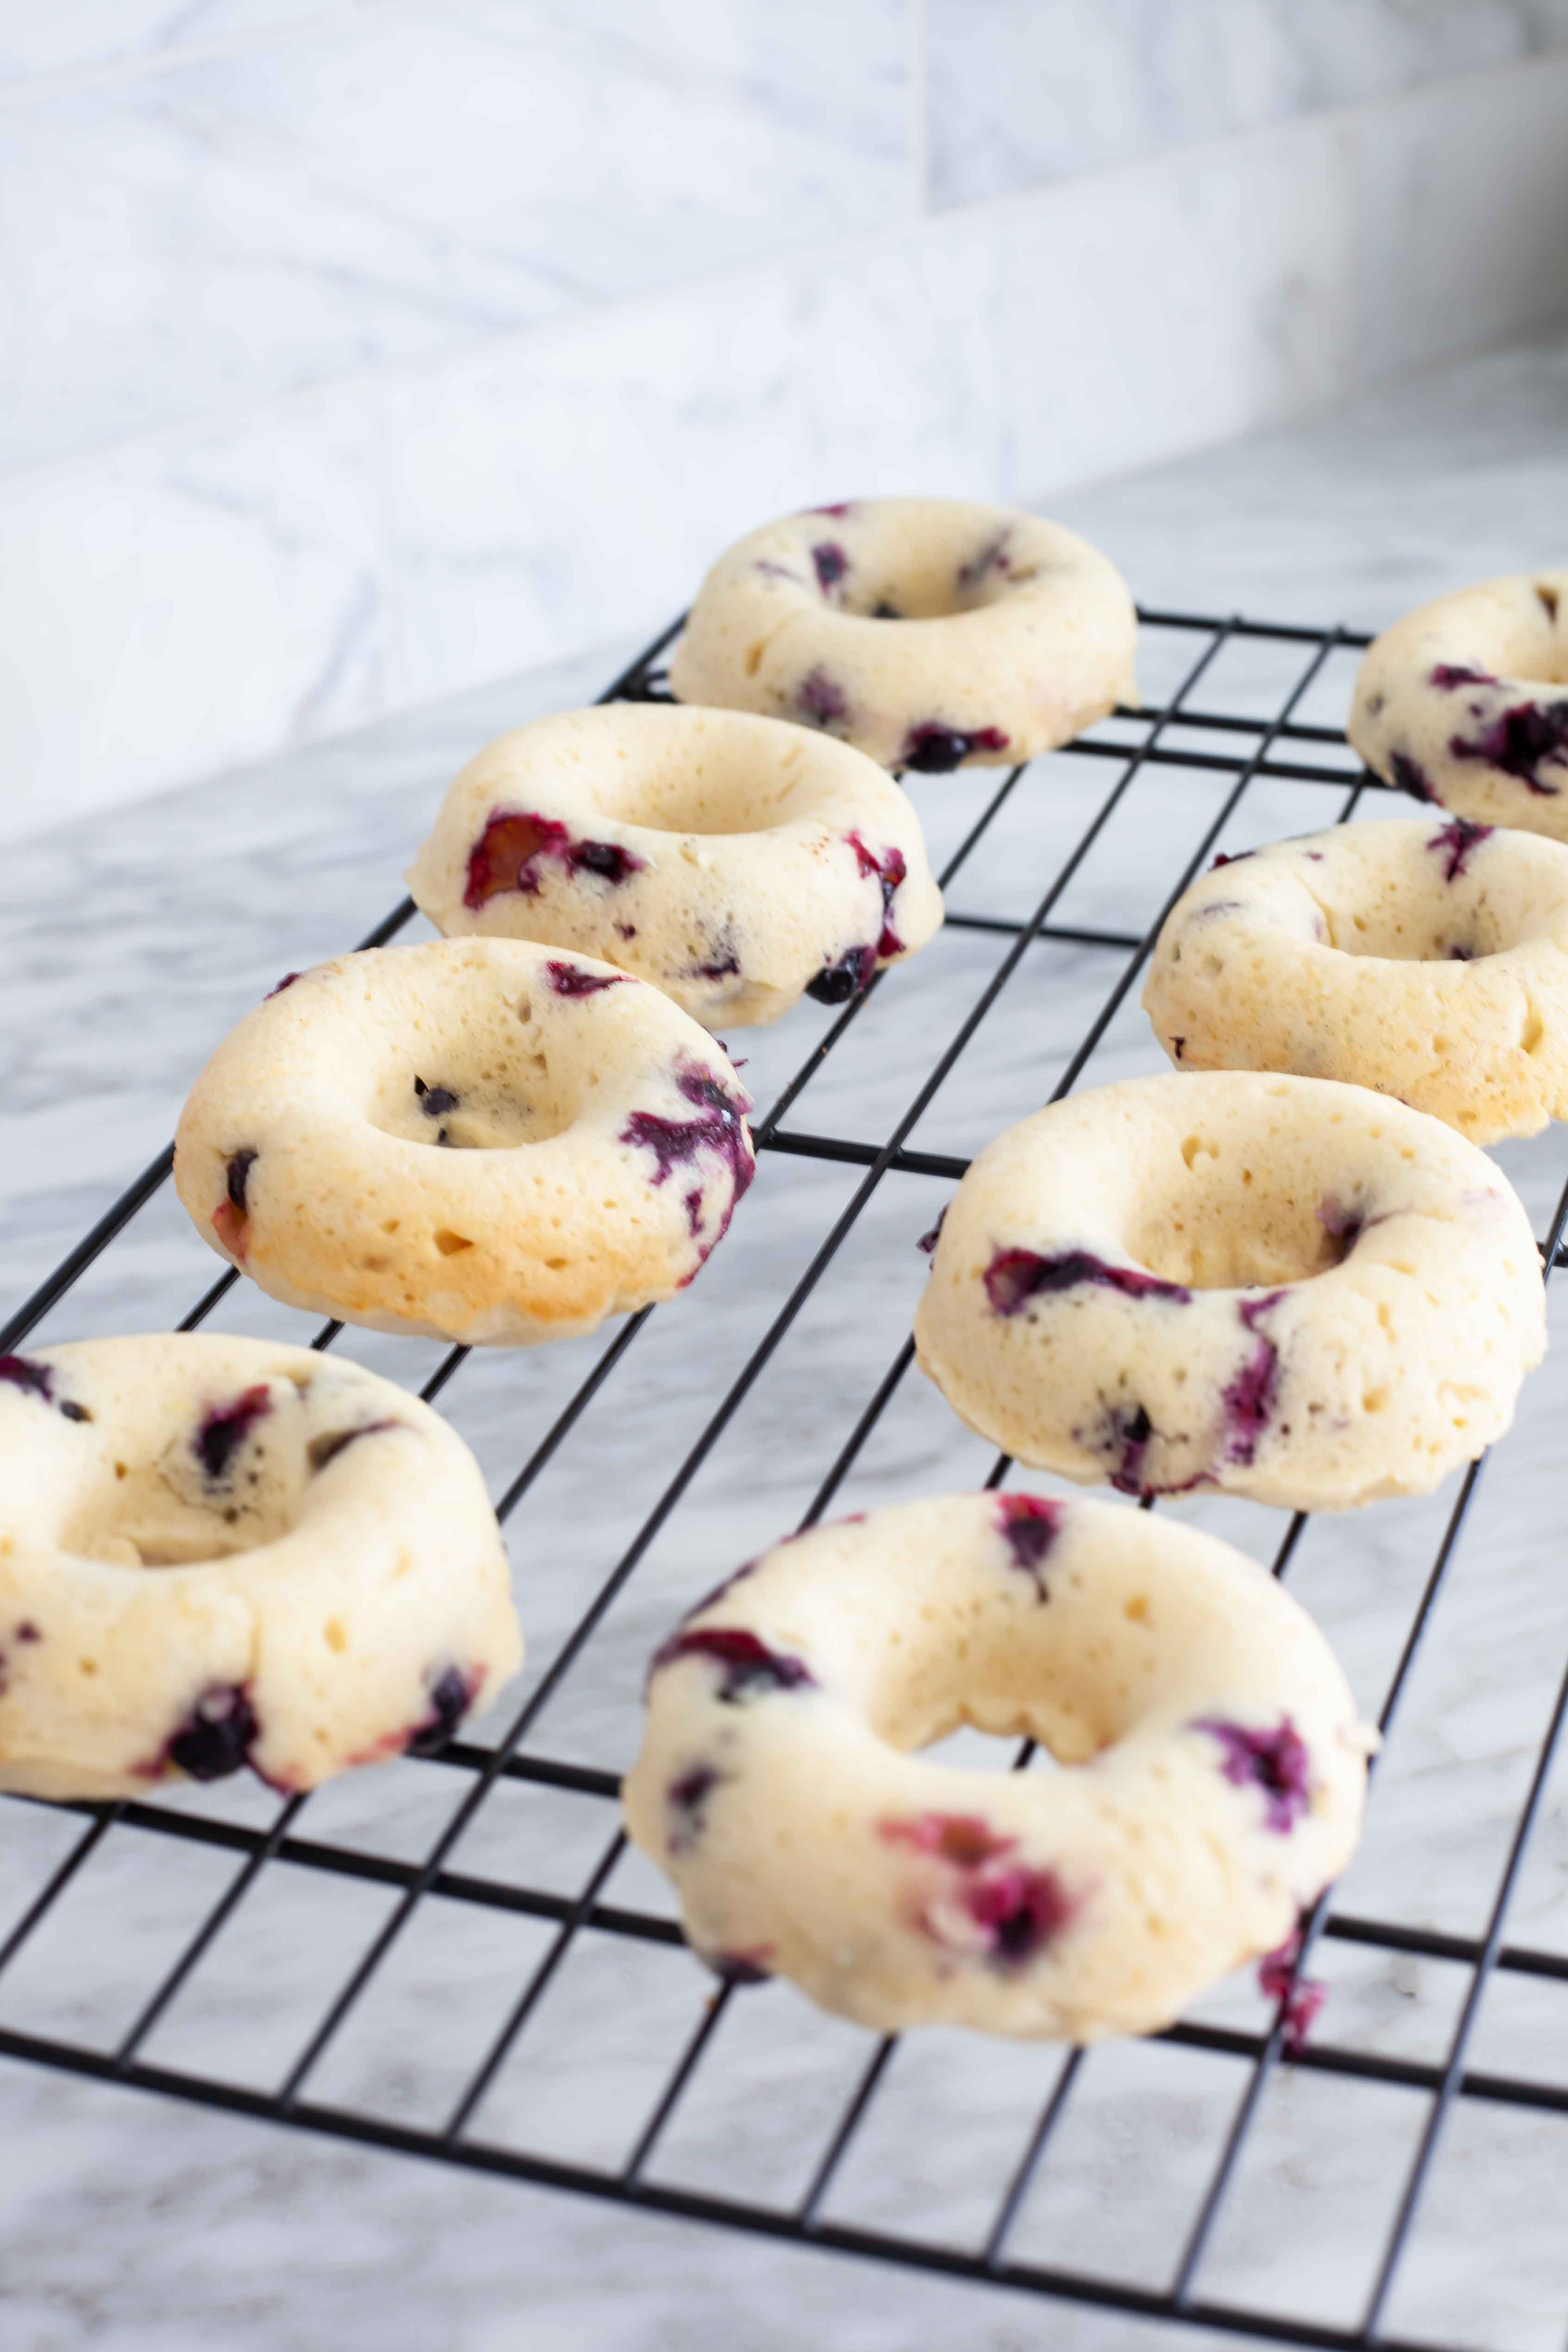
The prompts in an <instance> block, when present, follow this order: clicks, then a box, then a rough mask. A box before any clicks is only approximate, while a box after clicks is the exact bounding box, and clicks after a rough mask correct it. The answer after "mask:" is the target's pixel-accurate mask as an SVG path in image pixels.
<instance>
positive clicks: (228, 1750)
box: [147, 1683, 261, 1780]
mask: <svg viewBox="0 0 1568 2352" xmlns="http://www.w3.org/2000/svg"><path fill="white" fill-rule="evenodd" d="M260 1730H261V1726H260V1724H259V1723H258V1722H257V1721H256V1709H255V1708H254V1707H253V1706H252V1705H251V1703H250V1696H249V1693H248V1692H247V1690H246V1685H244V1684H243V1683H214V1684H213V1685H212V1686H211V1687H210V1688H209V1689H207V1690H204V1692H203V1693H202V1696H201V1697H200V1698H199V1699H198V1700H197V1701H196V1704H195V1706H193V1708H192V1709H191V1712H190V1714H189V1715H188V1716H186V1717H185V1719H184V1721H183V1723H181V1724H179V1725H178V1726H177V1727H175V1729H174V1730H173V1732H172V1734H171V1735H170V1737H169V1738H168V1739H167V1740H166V1741H165V1742H164V1745H163V1748H162V1754H161V1755H160V1756H159V1758H158V1759H157V1761H156V1763H155V1764H154V1765H152V1768H151V1769H150V1770H149V1773H148V1775H147V1777H148V1778H149V1779H153V1778H157V1777H158V1776H159V1775H161V1774H162V1772H163V1771H164V1770H165V1769H167V1768H168V1766H170V1765H171V1764H172V1765H175V1766H177V1767H178V1769H179V1770H181V1771H182V1772H183V1773H185V1774H186V1775H187V1777H188V1778H189V1779H191V1780H226V1779H227V1778H228V1776H229V1774H230V1773H231V1772H237V1771H238V1770H239V1769H240V1767H241V1766H242V1765H243V1764H248V1763H249V1761H250V1751H251V1749H252V1748H254V1747H255V1745H256V1738H257V1737H258V1735H259V1733H260Z"/></svg>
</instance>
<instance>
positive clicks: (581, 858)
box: [463, 809, 643, 913]
mask: <svg viewBox="0 0 1568 2352" xmlns="http://www.w3.org/2000/svg"><path fill="white" fill-rule="evenodd" d="M543 857H554V858H556V859H558V860H559V863H560V864H561V865H563V866H565V867H566V869H567V872H568V873H569V874H573V875H576V874H591V875H594V876H595V877H597V878H598V879H599V880H600V881H601V882H608V883H610V884H611V885H612V886H614V885H616V884H619V883H622V882H624V881H625V880H626V879H627V877H629V876H630V875H632V874H640V873H641V872H642V870H643V859H642V858H641V857H638V856H636V855H635V854H634V853H633V852H632V850H630V849H622V847H621V846H620V845H619V844H618V843H616V842H612V841H576V840H573V838H572V836H571V835H570V832H569V831H568V830H567V827H566V826H565V825H564V824H561V823H560V822H559V819H558V818H556V817H552V816H540V815H539V814H538V813H537V812H536V811H527V810H508V809H497V810H495V811H493V812H492V814H491V815H490V816H489V818H488V819H487V821H486V825H485V830H484V831H483V833H482V834H481V835H479V838H478V840H477V841H476V843H475V844H474V846H473V848H472V849H471V850H470V851H469V853H468V880H467V886H466V887H465V890H464V893H463V904H464V905H465V907H466V908H468V909H469V910H470V912H472V913H476V912H477V911H478V909H479V908H481V907H486V906H488V905H489V903H490V900H491V899H492V898H498V897H499V896H500V894H501V893H502V891H504V890H520V891H521V892H522V893H523V895H524V897H525V898H536V897H537V896H538V889H539V873H538V862H539V860H540V859H541V858H543Z"/></svg>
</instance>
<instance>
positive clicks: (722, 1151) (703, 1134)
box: [620, 1064, 757, 1258]
mask: <svg viewBox="0 0 1568 2352" xmlns="http://www.w3.org/2000/svg"><path fill="white" fill-rule="evenodd" d="M675 1085H676V1087H677V1088H678V1089H679V1091H680V1092H681V1093H682V1094H683V1095H685V1098H686V1100H687V1101H688V1102H689V1103H691V1104H693V1105H694V1106H695V1108H696V1110H697V1112H698V1116H697V1117H696V1118H664V1115H663V1114H662V1113H661V1112H658V1111H652V1110H634V1111H633V1112H632V1116H631V1118H629V1119H628V1120H627V1122H626V1124H625V1126H624V1127H623V1128H622V1130H621V1136H620V1140H621V1141H622V1143H628V1144H632V1145H639V1146H641V1147H642V1148H643V1150H648V1151H651V1152H652V1153H653V1157H654V1159H655V1160H656V1161H657V1162H658V1165H657V1167H656V1169H655V1171H654V1172H653V1175H652V1176H650V1178H649V1179H648V1181H649V1182H650V1183H651V1184H653V1185H655V1186H657V1185H662V1184H663V1183H664V1182H665V1181H666V1180H667V1178H668V1177H669V1176H670V1175H671V1174H672V1172H673V1171H674V1170H675V1169H676V1168H682V1167H685V1166H686V1165H688V1164H689V1163H690V1162H691V1161H693V1160H695V1158H696V1156H697V1154H698V1152H699V1151H710V1152H712V1153H713V1155H714V1157H715V1158H716V1159H718V1160H722V1161H723V1162H724V1164H725V1166H726V1167H727V1169H728V1171H729V1178H730V1189H729V1201H728V1202H727V1206H726V1208H725V1210H724V1213H723V1215H722V1216H721V1218H720V1221H719V1227H718V1231H717V1233H716V1234H715V1235H714V1237H713V1241H712V1242H711V1243H710V1244H708V1249H709V1250H711V1249H712V1248H714V1247H716V1244H718V1243H719V1242H721V1241H722V1240H723V1239H724V1236H725V1234H727V1232H728V1230H729V1221H730V1218H731V1217H732V1216H733V1214H734V1213H735V1208H736V1203H737V1202H738V1201H739V1199H740V1198H741V1195H742V1194H743V1193H744V1192H745V1191H746V1189H747V1185H748V1184H749V1183H750V1182H751V1180H752V1178H753V1176H754V1175H755V1174H756V1173H757V1161H756V1159H755V1156H754V1155H753V1152H752V1149H751V1144H750V1141H749V1139H747V1132H746V1113H747V1111H748V1110H749V1109H750V1108H751V1103H750V1098H749V1097H748V1096H747V1095H745V1094H744V1093H741V1094H731V1093H730V1092H729V1090H728V1088H727V1087H726V1086H725V1084H724V1081H723V1080H722V1078H720V1077H719V1076H717V1075H716V1073H715V1072H714V1071H712V1070H705V1069H703V1068H701V1067H699V1066H695V1065H693V1064H687V1065H686V1066H685V1067H684V1068H682V1069H679V1070H677V1071H676V1073H675ZM703 1255H704V1257H705V1258H706V1255H708V1251H707V1250H705V1251H704V1253H703Z"/></svg>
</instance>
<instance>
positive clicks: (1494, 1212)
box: [915, 1071, 1546, 1510]
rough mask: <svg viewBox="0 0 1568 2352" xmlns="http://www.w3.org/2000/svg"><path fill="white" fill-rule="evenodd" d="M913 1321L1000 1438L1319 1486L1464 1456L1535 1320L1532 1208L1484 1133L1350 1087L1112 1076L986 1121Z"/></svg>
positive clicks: (1384, 1483) (1135, 1469) (1493, 1410)
mask: <svg viewBox="0 0 1568 2352" xmlns="http://www.w3.org/2000/svg"><path fill="white" fill-rule="evenodd" d="M915 1345H916V1353H917V1360H918V1361H919V1363H920V1365H921V1368H922V1370H925V1372H926V1373H927V1374H928V1375H929V1376H930V1377H931V1378H932V1379H933V1380H935V1381H936V1383H937V1385H938V1387H939V1388H940V1389H941V1390H942V1391H943V1394H944V1395H945V1396H946V1399H947V1401H948V1402H949V1404H951V1405H952V1406H953V1408H954V1409H955V1411H956V1412H957V1413H958V1414H959V1416H960V1418H961V1419H963V1420H964V1421H965V1422H966V1423H967V1424H968V1425H969V1426H970V1427H971V1428H974V1429H976V1430H977V1431H978V1432H979V1433H980V1434H981V1435H983V1436H984V1437H986V1438H987V1439H988V1440H989V1441H990V1442H992V1443H994V1444H997V1445H998V1446H1000V1447H1002V1448H1003V1449H1004V1450H1005V1451H1007V1452H1008V1453H1010V1454H1013V1455H1015V1456H1016V1457H1017V1458H1018V1459H1019V1460H1020V1461H1025V1462H1030V1463H1033V1464H1035V1465H1038V1466H1040V1467H1042V1468H1049V1469H1052V1470H1057V1471H1060V1472H1061V1473H1062V1474H1063V1475H1066V1476H1068V1477H1072V1478H1078V1479H1082V1480H1084V1481H1097V1480H1107V1481H1109V1482H1110V1483H1111V1484H1113V1485H1115V1486H1121V1487H1124V1489H1126V1490H1127V1491H1130V1492H1134V1493H1140V1494H1142V1493H1174V1492H1181V1491H1185V1490H1186V1489H1187V1488H1189V1487H1192V1486H1220V1487H1224V1488H1226V1489H1227V1490H1228V1491H1230V1492H1234V1493H1238V1494H1244V1495H1249V1496H1252V1497H1254V1498H1255V1499H1256V1500H1259V1501H1261V1502H1270V1503H1275V1504H1278V1505H1281V1506H1282V1507H1286V1508H1291V1509H1293V1508H1301V1509H1325V1510H1341V1509H1345V1508H1349V1507H1352V1506H1354V1505H1357V1504H1361V1503H1364V1502H1369V1501H1372V1500H1375V1499H1376V1498H1377V1497H1379V1496H1384V1495H1391V1494H1403V1493H1425V1492H1426V1491H1427V1490H1428V1489H1429V1488H1430V1487H1432V1486H1436V1485H1437V1482H1438V1480H1439V1479H1440V1478H1442V1477H1443V1476H1445V1475H1447V1474H1448V1471H1449V1470H1450V1469H1452V1468H1453V1467H1454V1466H1455V1465H1457V1464H1458V1463H1460V1462H1463V1461H1467V1460H1469V1459H1471V1458H1473V1456H1475V1455H1476V1454H1479V1453H1480V1452H1481V1451H1482V1449H1483V1448H1484V1447H1485V1446H1486V1445H1487V1444H1490V1442H1491V1440H1492V1439H1493V1438H1495V1437H1496V1436H1498V1435H1500V1433H1501V1432H1502V1431H1503V1430H1504V1429H1506V1428H1507V1426H1508V1424H1509V1423H1510V1421H1511V1418H1512V1414H1513V1407H1514V1403H1515V1401H1516V1399H1517V1396H1518V1392H1519V1389H1520V1385H1521V1381H1522V1380H1523V1377H1524V1374H1525V1373H1526V1372H1527V1371H1529V1370H1531V1368H1532V1366H1534V1365H1535V1364H1536V1363H1538V1362H1539V1361H1540V1360H1541V1357H1542V1354H1543V1352H1544V1349H1545V1345H1546V1330H1545V1303H1544V1289H1543V1285H1542V1276H1541V1265H1540V1254H1539V1252H1538V1250H1537V1248H1536V1245H1535V1241H1534V1238H1533V1236H1532V1234H1531V1229H1530V1223H1529V1220H1528V1218H1527V1217H1526V1215H1525V1213H1524V1209H1523V1207H1522V1205H1521V1202H1520V1201H1519V1199H1518V1197H1517V1195H1516V1194H1515V1193H1514V1192H1513V1191H1512V1190H1511V1187H1510V1185H1509V1184H1508V1182H1507V1180H1506V1179H1505V1178H1504V1177H1503V1175H1502V1174H1501V1172H1500V1170H1499V1169H1498V1168H1497V1167H1496V1166H1495V1165H1494V1163H1493V1162H1492V1161H1491V1160H1488V1159H1487V1157H1486V1155H1485V1154H1484V1153H1483V1152H1481V1151H1479V1150H1477V1149H1476V1147H1475V1146H1474V1145H1473V1144H1471V1143H1469V1142H1467V1141H1466V1140H1465V1139H1464V1138H1463V1137H1461V1136H1459V1135H1457V1134H1455V1133H1454V1132H1453V1131H1452V1130H1451V1129H1448V1128H1446V1127H1444V1126H1442V1125H1440V1124H1439V1123H1438V1121H1437V1120H1436V1119H1434V1118H1427V1117H1425V1116H1423V1115H1422V1114H1421V1113H1420V1112H1418V1111H1413V1110H1410V1109H1407V1108H1406V1107H1405V1106H1404V1105H1403V1104H1402V1103H1396V1102H1391V1101H1389V1100H1388V1099H1387V1098H1386V1097H1383V1096H1380V1095H1375V1094H1373V1093H1370V1092H1369V1091H1368V1090H1367V1089H1366V1088H1365V1087H1354V1086H1345V1085H1340V1084H1336V1083H1334V1082H1333V1081H1330V1080H1328V1079H1321V1078H1302V1077H1289V1076H1266V1075H1263V1074H1261V1073H1254V1072H1251V1071H1235V1072H1197V1073H1195V1074H1194V1075H1192V1076H1181V1075H1178V1074H1176V1073H1172V1074H1170V1075H1168V1076H1162V1077H1154V1078H1136V1079H1128V1080H1125V1081H1124V1082H1123V1083H1122V1084H1121V1085H1118V1086H1112V1087H1101V1088H1099V1089H1097V1090H1095V1091H1093V1092H1092V1093H1087V1094H1082V1095H1074V1096H1070V1097H1067V1099H1066V1100H1064V1101H1062V1102H1059V1103H1055V1104H1053V1105H1051V1107H1050V1108H1048V1109H1046V1110H1043V1111H1039V1112H1036V1113H1035V1114H1034V1116H1033V1117H1032V1118H1027V1119H1024V1120H1022V1121H1020V1123H1019V1125H1018V1126H1016V1127H1013V1128H1010V1129H1008V1131H1007V1132H1006V1133H1005V1134H1004V1135H1001V1136H999V1137H998V1138H997V1139H996V1140H995V1141H994V1142H992V1143H990V1144H988V1146H987V1147H986V1149H985V1150H984V1151H982V1152H981V1153H980V1155H979V1157H978V1158H977V1160H975V1161H974V1162H973V1163H972V1165H971V1166H970V1168H969V1170H968V1172H967V1175H966V1176H965V1178H964V1180H963V1181H962V1183H961V1184H960V1185H959V1187H958V1191H957V1192H956V1195H955V1196H954V1199H953V1200H952V1202H950V1203H949V1205H948V1208H947V1211H946V1216H945V1218H944V1220H943V1223H942V1226H941V1230H940V1234H939V1235H938V1237H937V1240H936V1249H935V1253H934V1255H933V1258H932V1270H931V1276H930V1280H929V1282H928V1283H927V1286H926V1289H925V1296H924V1297H923V1298H922V1299H921V1302H920V1307H919V1309H918V1312H917V1314H916V1317H915Z"/></svg>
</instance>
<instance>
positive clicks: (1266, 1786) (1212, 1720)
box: [1193, 1715, 1312, 1837]
mask: <svg viewBox="0 0 1568 2352" xmlns="http://www.w3.org/2000/svg"><path fill="white" fill-rule="evenodd" d="M1193 1729H1194V1730H1195V1731H1204V1732H1207V1734H1208V1736H1209V1738H1211V1739H1215V1740H1218V1743H1219V1746H1220V1747H1221V1748H1222V1749H1223V1750H1224V1759H1223V1761H1222V1762H1221V1764H1220V1767H1219V1769H1220V1770H1221V1771H1222V1772H1223V1773H1224V1775H1225V1777H1226V1779H1227V1780H1229V1781H1230V1782H1232V1783H1233V1785H1234V1786H1235V1787H1237V1788H1238V1789H1252V1788H1255V1789H1260V1790H1262V1792H1263V1800H1264V1815H1263V1819H1264V1826H1265V1827H1266V1828H1268V1829H1270V1830H1274V1831H1277V1832H1279V1834H1280V1835H1281V1837H1283V1836H1286V1835H1288V1834H1289V1832H1291V1830H1292V1829H1294V1827H1295V1825H1296V1823H1297V1822H1298V1821H1300V1820H1301V1818H1302V1816H1303V1815H1304V1814H1306V1813H1307V1812H1309V1811H1311V1809H1312V1753H1311V1750H1310V1749H1309V1748H1308V1747H1307V1743H1306V1741H1305V1740H1304V1739H1303V1738H1301V1733H1300V1732H1299V1731H1298V1730H1297V1729H1296V1727H1295V1725H1294V1724H1293V1723H1292V1722H1291V1718H1290V1717H1289V1716H1288V1715H1283V1716H1281V1718H1280V1721H1279V1725H1278V1727H1277V1728H1275V1729H1274V1730H1271V1731H1260V1730H1255V1729H1253V1728H1252V1727H1250V1726H1249V1725H1248V1724H1245V1723H1233V1722H1231V1721H1230V1720H1229V1719H1228V1717H1223V1716H1203V1717H1199V1718H1198V1720H1197V1722H1195V1723H1194V1725H1193Z"/></svg>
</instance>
